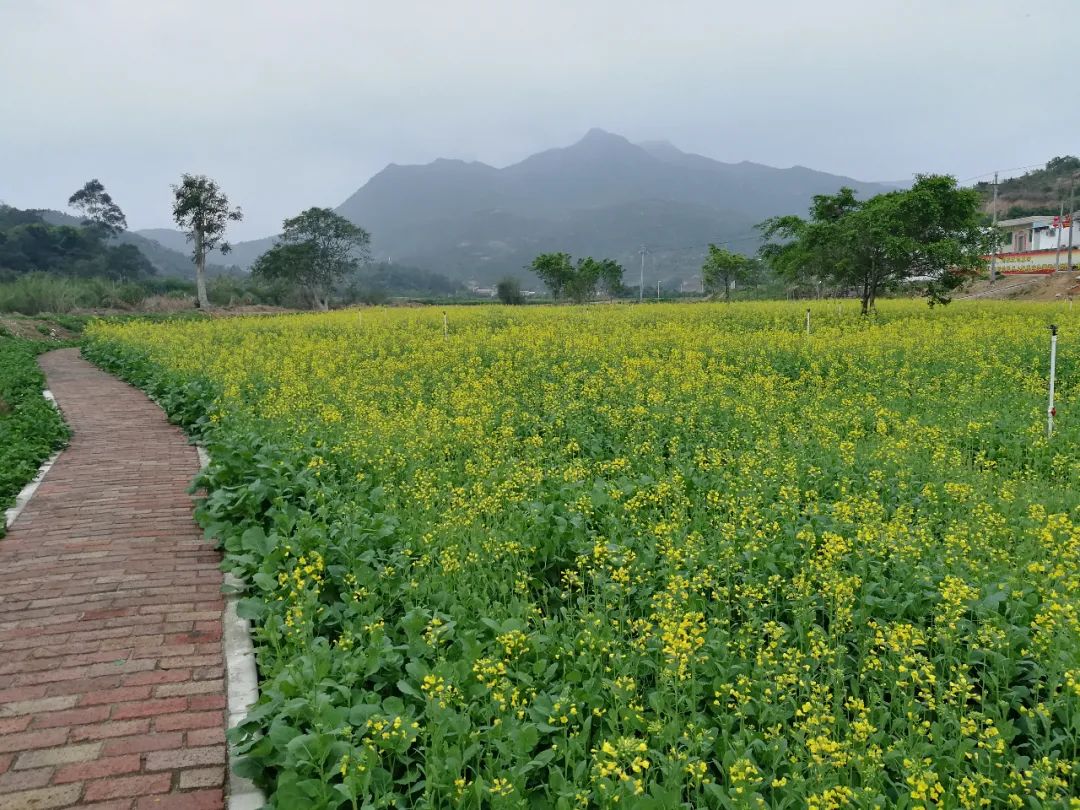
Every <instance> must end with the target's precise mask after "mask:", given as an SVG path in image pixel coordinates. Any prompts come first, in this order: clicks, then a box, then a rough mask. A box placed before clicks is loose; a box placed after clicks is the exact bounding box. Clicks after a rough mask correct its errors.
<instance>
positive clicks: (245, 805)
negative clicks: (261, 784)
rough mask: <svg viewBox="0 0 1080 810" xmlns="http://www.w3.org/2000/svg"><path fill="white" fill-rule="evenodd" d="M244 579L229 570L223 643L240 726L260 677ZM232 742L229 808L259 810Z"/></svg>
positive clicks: (204, 461) (233, 713)
mask: <svg viewBox="0 0 1080 810" xmlns="http://www.w3.org/2000/svg"><path fill="white" fill-rule="evenodd" d="M195 449H196V450H197V451H198V453H199V464H200V465H201V466H202V469H206V467H207V466H208V465H209V464H210V454H209V453H207V452H206V448H205V447H203V446H202V445H196V446H195ZM243 589H244V583H243V581H242V580H241V579H239V578H238V577H236V576H235V575H233V574H225V588H224V591H225V615H224V616H223V617H222V620H221V621H222V637H221V643H222V645H223V647H224V650H225V692H226V700H227V704H226V705H227V708H226V712H227V721H228V727H229V728H230V729H233V728H236V726H238V725H239V724H240V723H241V722H243V720H244V717H245V716H246V715H247V713H248V711H249V710H250V709H251V707H252V706H253V705H254V704H255V701H257V700H258V699H259V679H258V672H257V670H256V667H255V647H254V645H253V644H252V641H251V622H249V621H248V620H247V619H242V618H240V616H239V615H238V614H237V612H236V603H237V602H238V601H239V599H240V596H239V595H240V593H242V592H243ZM235 759H236V758H235V756H234V755H233V751H232V746H229V793H228V797H227V802H228V808H229V810H258V808H261V807H262V806H263V805H265V804H266V796H264V795H263V792H262V791H261V790H259V788H258V787H256V786H255V784H254V783H253V782H252V781H251V780H250V779H245V778H244V777H242V776H237V774H236V773H235V772H234V771H233V765H234V764H235V762H234V760H235Z"/></svg>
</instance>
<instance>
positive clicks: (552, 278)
mask: <svg viewBox="0 0 1080 810" xmlns="http://www.w3.org/2000/svg"><path fill="white" fill-rule="evenodd" d="M530 269H531V270H532V271H533V273H535V274H536V276H537V277H538V278H539V279H540V280H541V281H542V282H544V285H545V286H546V287H547V288H548V289H549V290H551V297H552V298H554V299H555V301H556V302H558V300H559V296H560V295H561V294H562V292H563V289H564V288H565V287H566V285H567V283H568V282H569V281H570V280H571V279H572V278H573V276H574V266H573V264H572V263H571V260H570V254H569V253H541V254H540V255H539V256H537V257H536V258H535V259H533V261H532V265H531V267H530Z"/></svg>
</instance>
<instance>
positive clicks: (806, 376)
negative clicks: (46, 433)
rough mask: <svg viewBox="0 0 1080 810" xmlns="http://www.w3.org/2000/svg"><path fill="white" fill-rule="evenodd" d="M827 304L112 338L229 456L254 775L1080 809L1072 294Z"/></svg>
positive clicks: (403, 312)
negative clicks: (1066, 338) (248, 630)
mask: <svg viewBox="0 0 1080 810" xmlns="http://www.w3.org/2000/svg"><path fill="white" fill-rule="evenodd" d="M812 306H813V307H814V323H815V327H814V332H813V334H812V336H809V337H808V336H806V335H805V334H804V332H803V314H804V305H803V304H802V303H801V302H800V303H799V304H797V305H794V304H792V305H789V304H778V303H770V304H748V305H743V304H738V305H733V306H730V307H729V306H724V305H713V304H703V305H695V306H679V305H666V304H659V305H655V306H649V307H636V306H634V307H631V306H626V307H622V306H611V307H581V308H572V307H560V308H557V309H556V308H552V307H528V308H509V307H498V306H490V307H472V308H457V309H454V310H451V312H450V323H451V324H453V331H452V333H451V335H450V338H449V339H448V340H444V339H443V336H442V334H443V333H442V328H443V327H442V324H443V320H442V315H443V311H444V308H441V307H440V308H439V309H434V308H431V309H427V310H424V309H417V310H412V309H404V308H402V309H377V310H372V311H370V312H365V313H363V320H362V322H361V320H360V319H359V318H357V316H356V313H352V312H341V313H333V314H329V315H319V316H313V317H304V318H296V317H286V318H271V319H264V318H260V319H237V318H227V319H206V320H204V321H202V322H193V323H185V324H170V325H149V324H143V323H140V322H137V321H132V322H129V323H127V324H123V325H116V324H94V325H92V326H91V327H90V338H91V344H90V347H89V353H90V356H91V357H93V358H94V359H95V360H98V361H99V362H103V363H107V364H108V365H109V367H110V368H113V369H116V370H117V371H119V372H120V373H121V374H123V375H125V376H127V377H128V378H129V379H131V380H132V381H134V382H136V383H137V384H139V385H141V386H143V387H145V388H146V389H147V390H148V391H150V392H151V393H153V394H154V395H155V396H157V397H158V398H159V399H160V400H161V401H162V402H163V404H164V406H165V407H166V409H167V410H168V411H169V413H170V414H171V415H172V417H173V418H174V419H175V420H176V421H178V422H180V423H182V424H184V425H186V426H187V427H188V429H189V430H190V431H192V432H193V433H195V434H197V435H199V436H201V437H203V439H204V441H205V442H206V443H207V445H208V447H209V449H210V453H211V456H212V459H213V461H212V464H211V465H210V467H208V468H207V470H206V471H205V473H204V474H203V476H202V477H201V478H200V480H199V481H198V482H196V483H197V485H200V486H204V487H205V488H206V490H207V496H206V499H205V500H204V501H203V502H202V503H201V504H200V507H199V510H198V517H199V520H200V522H201V523H202V524H203V526H204V527H205V529H206V532H207V534H208V536H210V537H213V538H216V539H218V540H219V541H220V542H221V543H222V545H223V548H224V550H225V566H226V567H227V568H228V569H229V570H231V571H233V572H234V573H237V574H239V575H240V576H241V578H242V579H244V580H245V581H246V583H247V586H246V588H245V590H244V592H243V593H242V599H241V601H240V602H239V611H240V613H241V615H243V616H245V617H248V618H250V619H252V620H253V622H254V627H255V630H254V633H255V640H256V644H257V650H258V657H259V658H258V660H259V673H260V677H261V684H260V696H259V701H258V703H257V704H256V706H255V707H254V708H253V710H252V711H251V712H250V713H249V715H248V716H247V717H246V719H245V720H244V721H243V722H242V724H241V725H240V727H239V728H238V729H236V730H234V731H233V732H231V734H230V739H231V741H232V742H233V743H234V745H236V746H237V748H238V750H239V751H241V752H242V753H243V755H244V758H243V761H242V763H241V764H240V766H239V769H240V771H241V773H243V774H245V775H248V776H251V777H253V778H255V779H256V780H257V781H258V782H259V783H260V784H261V785H263V786H265V787H266V788H267V791H268V796H269V801H270V806H271V807H273V808H281V809H282V810H285V808H297V807H303V808H313V810H314V809H315V808H318V810H327V809H328V808H333V810H346V809H348V808H357V807H369V808H377V807H386V808H401V809H402V810H404V809H405V808H421V809H422V810H436V808H439V809H441V808H451V807H453V808H460V809H461V810H511V809H513V810H518V809H519V808H523V807H524V808H528V807H536V808H555V810H572V808H576V807H581V806H585V807H597V808H599V807H603V808H611V807H629V808H634V810H668V809H669V808H680V810H681V809H683V808H686V809H689V808H695V809H696V808H702V810H705V809H706V808H708V809H709V810H720V808H724V809H725V810H726V809H728V808H746V807H776V808H802V807H811V806H818V807H828V806H830V804H829V802H833V803H834V804H839V805H840V806H844V804H845V803H846V805H847V806H851V807H904V808H909V809H910V808H912V807H914V806H916V805H917V804H921V805H923V806H927V807H928V806H930V803H929V801H926V800H925V798H924V797H926V796H930V797H931V798H932V797H934V796H937V797H938V798H941V799H942V801H940V802H937V804H938V805H940V806H950V807H951V806H952V805H951V804H950V803H949V802H950V797H952V796H958V795H964V796H968V797H969V798H971V799H972V801H971V803H972V804H973V805H974V806H976V807H978V806H987V807H1009V806H1024V800H1025V798H1026V797H1027V796H1028V795H1029V793H1030V792H1031V790H1033V789H1037V790H1040V791H1042V792H1043V793H1044V794H1045V797H1044V798H1043V799H1042V800H1040V802H1039V803H1038V806H1041V807H1059V806H1060V807H1064V806H1067V802H1068V800H1069V798H1070V797H1071V796H1075V795H1077V785H1078V784H1080V742H1078V740H1080V729H1078V726H1077V724H1076V718H1077V716H1078V713H1077V712H1078V707H1080V691H1078V687H1077V684H1078V682H1080V667H1078V663H1077V661H1078V658H1077V650H1078V649H1080V621H1078V619H1077V616H1078V613H1077V603H1078V596H1077V594H1078V593H1080V591H1078V587H1077V582H1078V575H1077V571H1078V570H1080V567H1078V561H1080V520H1078V514H1080V512H1078V506H1080V498H1078V495H1077V493H1078V492H1080V489H1078V487H1077V483H1078V481H1080V460H1078V456H1077V453H1076V447H1077V441H1076V440H1077V437H1078V436H1080V429H1078V428H1080V425H1078V423H1077V422H1076V421H1075V420H1073V419H1072V418H1071V417H1070V416H1069V414H1070V413H1073V415H1075V411H1076V404H1077V403H1076V398H1075V394H1074V390H1075V386H1074V383H1075V382H1076V373H1075V372H1076V368H1075V364H1074V362H1073V361H1074V360H1075V358H1074V357H1073V356H1072V354H1071V353H1069V352H1066V353H1064V354H1062V355H1061V356H1060V357H1059V367H1058V372H1059V375H1060V376H1059V383H1060V388H1059V392H1060V395H1061V399H1060V402H1059V409H1060V410H1059V417H1060V420H1059V428H1058V430H1059V432H1058V433H1057V434H1055V436H1054V437H1053V439H1052V440H1050V441H1048V440H1047V439H1046V437H1045V424H1044V421H1043V420H1044V418H1045V412H1044V410H1043V408H1044V407H1045V389H1044V382H1045V373H1046V367H1045V349H1046V331H1047V330H1046V323H1047V322H1048V320H1049V319H1051V318H1053V319H1054V320H1055V321H1056V322H1058V323H1059V325H1061V327H1062V330H1063V332H1064V333H1068V334H1072V333H1076V332H1077V331H1078V330H1080V315H1073V314H1070V313H1069V312H1068V311H1067V310H1063V309H1062V307H1060V306H1039V305H1023V304H1019V305H1018V304H1013V303H1004V302H992V303H989V304H985V303H982V304H960V305H958V306H955V307H950V308H949V309H947V310H942V309H937V310H930V309H928V308H927V307H924V306H919V305H917V304H915V303H914V302H887V303H885V304H883V305H882V307H881V312H880V313H879V316H878V318H877V319H875V321H874V322H872V323H869V322H867V320H866V319H864V318H861V317H860V316H859V315H858V310H857V308H855V307H854V306H852V305H850V304H849V303H840V304H838V303H837V302H827V303H826V302H821V303H815V304H812ZM988 340H989V341H990V342H992V343H993V345H994V347H995V348H994V351H992V352H987V351H986V350H985V345H986V342H987V341H988ZM192 358H197V361H198V362H192ZM238 358H242V359H239V360H238ZM616 796H617V797H618V801H616V800H615V797H616ZM1029 804H1030V802H1029ZM1033 806H1034V805H1033Z"/></svg>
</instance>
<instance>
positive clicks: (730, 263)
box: [701, 245, 757, 302]
mask: <svg viewBox="0 0 1080 810" xmlns="http://www.w3.org/2000/svg"><path fill="white" fill-rule="evenodd" d="M756 270H757V267H756V265H755V263H754V260H753V259H751V258H749V257H747V256H743V255H742V254H741V253H732V252H731V251H730V250H726V249H724V248H721V247H717V246H716V245H709V255H708V256H707V257H706V259H705V264H703V265H702V267H701V278H702V282H703V284H704V285H705V289H706V290H707V291H708V292H709V293H710V294H711V295H715V294H716V293H717V292H718V291H719V290H721V289H723V291H724V300H725V301H728V302H730V301H731V288H732V286H733V285H734V284H735V283H736V282H741V283H746V282H749V281H750V280H751V279H752V278H753V277H754V275H755V274H756Z"/></svg>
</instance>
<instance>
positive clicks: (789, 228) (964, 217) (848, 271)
mask: <svg viewBox="0 0 1080 810" xmlns="http://www.w3.org/2000/svg"><path fill="white" fill-rule="evenodd" d="M759 227H760V228H761V230H762V232H763V234H764V237H765V240H766V241H765V244H764V245H763V246H762V248H761V256H762V258H763V259H764V260H765V261H766V262H767V263H768V264H769V265H770V266H771V267H772V268H773V270H775V271H776V272H777V273H778V274H779V275H781V276H783V277H785V278H788V279H789V280H809V279H815V280H820V281H828V282H831V283H835V284H840V285H843V286H848V287H856V288H858V289H859V294H860V298H861V300H862V312H863V314H866V313H867V312H869V311H870V310H871V309H873V307H874V302H875V301H876V299H877V296H878V295H879V294H880V293H882V292H884V291H887V290H890V289H895V288H896V287H897V286H899V285H900V284H902V283H904V282H907V281H913V280H918V281H923V282H925V283H926V286H927V296H928V297H929V299H930V303H931V304H934V303H947V302H948V300H949V299H948V293H949V292H950V291H951V290H953V289H955V288H956V286H958V285H959V284H960V283H962V282H963V280H964V279H966V278H968V277H970V276H971V275H972V274H974V273H975V272H977V271H979V270H981V269H982V268H983V267H984V266H985V260H984V258H983V257H984V256H985V255H986V254H988V253H989V252H990V250H991V247H992V245H993V243H994V240H995V238H996V237H995V235H994V234H993V232H992V231H991V230H990V229H988V228H986V227H984V226H983V225H982V224H981V215H980V198H979V193H978V192H977V191H975V190H974V189H962V188H958V187H957V184H956V179H955V178H953V177H949V176H947V175H918V176H917V178H916V181H915V184H914V185H913V186H912V187H911V188H910V189H908V190H906V191H892V192H888V193H886V194H879V195H877V196H875V197H871V198H870V199H868V200H858V199H856V198H855V194H854V192H853V191H852V190H851V189H850V188H842V189H840V191H839V192H838V193H836V194H833V195H817V196H815V197H814V200H813V203H812V204H811V206H810V216H809V218H807V219H803V218H801V217H798V216H781V217H773V218H771V219H768V220H766V221H765V222H763V223H762V224H761V225H760V226H759Z"/></svg>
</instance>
